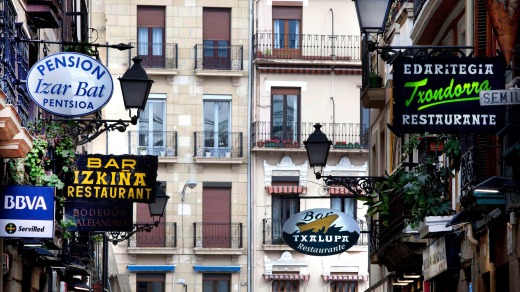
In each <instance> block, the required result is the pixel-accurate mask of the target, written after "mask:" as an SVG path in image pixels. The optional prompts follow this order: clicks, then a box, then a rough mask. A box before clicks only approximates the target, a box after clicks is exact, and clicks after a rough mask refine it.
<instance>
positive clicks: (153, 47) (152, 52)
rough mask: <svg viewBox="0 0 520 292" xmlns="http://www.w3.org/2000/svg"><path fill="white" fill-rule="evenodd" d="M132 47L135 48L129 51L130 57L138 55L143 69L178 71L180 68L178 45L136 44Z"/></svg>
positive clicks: (132, 44)
mask: <svg viewBox="0 0 520 292" xmlns="http://www.w3.org/2000/svg"><path fill="white" fill-rule="evenodd" d="M130 45H131V46H133V47H134V48H133V49H130V50H129V56H135V55H137V56H138V57H140V58H142V59H143V60H142V61H141V65H142V66H143V68H146V69H164V70H176V69H177V68H178V64H179V63H178V61H179V57H178V54H179V51H178V45H177V44H176V43H158V44H154V43H137V42H134V43H130ZM147 71H149V70H147ZM152 72H153V71H152Z"/></svg>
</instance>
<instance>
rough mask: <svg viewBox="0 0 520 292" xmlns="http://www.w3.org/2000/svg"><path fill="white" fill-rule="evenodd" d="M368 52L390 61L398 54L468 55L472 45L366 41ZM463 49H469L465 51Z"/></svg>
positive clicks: (472, 49) (413, 55)
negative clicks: (382, 43)
mask: <svg viewBox="0 0 520 292" xmlns="http://www.w3.org/2000/svg"><path fill="white" fill-rule="evenodd" d="M367 48H368V50H369V51H370V52H374V51H375V52H377V53H378V54H379V55H380V56H381V59H383V61H385V62H388V63H390V64H391V63H392V62H393V61H394V60H395V58H396V57H397V56H399V55H402V56H405V57H438V56H442V57H453V56H454V55H455V56H460V57H470V56H471V55H473V54H474V50H475V47H474V46H420V45H416V46H389V45H382V46H380V45H377V44H376V43H375V42H374V41H367ZM464 50H470V52H469V53H466V52H465V51H464Z"/></svg>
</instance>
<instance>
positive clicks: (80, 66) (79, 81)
mask: <svg viewBox="0 0 520 292" xmlns="http://www.w3.org/2000/svg"><path fill="white" fill-rule="evenodd" d="M26 84H27V90H28V91H29V96H30V97H31V99H32V100H33V101H34V102H35V103H36V104H37V105H38V106H39V107H41V108H42V109H43V110H45V111H48V112H50V113H52V114H55V115H59V116H65V117H80V116H85V115H89V114H92V113H95V112H97V111H99V110H100V109H101V108H103V107H104V106H105V105H106V104H107V102H108V101H109V100H110V98H111V97H112V93H113V90H114V83H113V80H112V76H111V75H110V72H108V69H107V68H106V67H105V66H104V65H103V64H102V63H101V62H99V61H97V60H96V59H94V58H92V57H90V56H87V55H84V54H79V53H72V52H65V53H57V54H53V55H50V56H47V57H45V58H43V59H41V60H39V61H38V62H36V64H34V66H32V68H31V70H30V71H29V75H28V76H27V83H26Z"/></svg>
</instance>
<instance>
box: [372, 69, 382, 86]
mask: <svg viewBox="0 0 520 292" xmlns="http://www.w3.org/2000/svg"><path fill="white" fill-rule="evenodd" d="M381 86H383V77H381V75H379V74H378V73H376V72H374V71H370V73H369V74H368V87H370V88H378V87H381Z"/></svg>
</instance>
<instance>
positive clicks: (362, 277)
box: [323, 275, 368, 282]
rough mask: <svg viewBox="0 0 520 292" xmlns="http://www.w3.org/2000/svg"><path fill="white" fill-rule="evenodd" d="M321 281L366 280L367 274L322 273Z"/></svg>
mask: <svg viewBox="0 0 520 292" xmlns="http://www.w3.org/2000/svg"><path fill="white" fill-rule="evenodd" d="M323 281H361V282H366V281H368V276H367V275H323Z"/></svg>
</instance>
